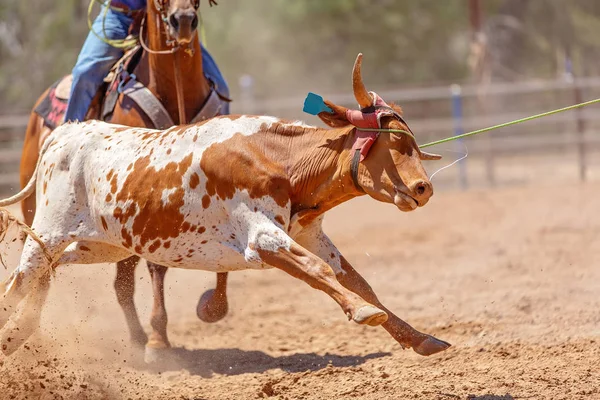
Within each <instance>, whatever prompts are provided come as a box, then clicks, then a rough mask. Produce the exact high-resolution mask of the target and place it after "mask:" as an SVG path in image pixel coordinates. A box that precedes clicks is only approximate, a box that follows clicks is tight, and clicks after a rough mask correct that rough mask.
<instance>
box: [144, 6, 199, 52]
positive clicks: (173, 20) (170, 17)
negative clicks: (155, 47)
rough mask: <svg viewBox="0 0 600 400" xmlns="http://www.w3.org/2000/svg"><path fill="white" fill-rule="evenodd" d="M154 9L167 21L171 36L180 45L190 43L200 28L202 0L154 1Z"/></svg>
mask: <svg viewBox="0 0 600 400" xmlns="http://www.w3.org/2000/svg"><path fill="white" fill-rule="evenodd" d="M153 7H154V8H155V9H156V11H157V12H158V13H159V14H160V15H161V16H162V18H163V19H166V21H165V22H166V23H167V28H168V29H169V35H170V36H171V37H172V38H173V39H175V40H176V41H177V43H179V44H187V43H190V42H191V41H192V40H193V38H194V35H195V34H196V28H197V27H198V8H199V7H200V0H154V5H153Z"/></svg>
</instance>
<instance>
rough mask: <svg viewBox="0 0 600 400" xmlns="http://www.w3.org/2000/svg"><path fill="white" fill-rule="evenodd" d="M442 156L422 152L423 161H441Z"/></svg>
mask: <svg viewBox="0 0 600 400" xmlns="http://www.w3.org/2000/svg"><path fill="white" fill-rule="evenodd" d="M441 159H442V156H440V155H439V154H432V153H427V152H425V151H421V160H423V161H435V160H441Z"/></svg>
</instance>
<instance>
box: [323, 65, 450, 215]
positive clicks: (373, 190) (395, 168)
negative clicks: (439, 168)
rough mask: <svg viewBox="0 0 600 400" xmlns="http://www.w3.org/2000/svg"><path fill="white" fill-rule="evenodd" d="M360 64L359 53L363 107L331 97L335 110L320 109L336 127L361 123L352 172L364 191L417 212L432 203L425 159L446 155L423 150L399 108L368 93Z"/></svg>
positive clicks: (357, 86)
mask: <svg viewBox="0 0 600 400" xmlns="http://www.w3.org/2000/svg"><path fill="white" fill-rule="evenodd" d="M361 62H362V54H359V56H358V58H357V59H356V63H355V64H354V69H353V73H352V74H353V76H352V82H353V89H354V97H355V98H356V101H357V102H358V105H359V106H360V108H361V110H360V111H359V110H349V109H347V108H345V107H342V106H338V105H336V104H333V103H331V102H329V101H326V102H325V103H326V104H327V106H329V108H330V109H331V110H332V112H331V113H330V112H321V113H319V117H320V118H321V120H323V122H325V123H326V124H328V125H329V126H332V127H342V126H347V125H354V126H355V127H356V132H355V134H354V135H355V136H354V139H353V141H354V145H353V148H352V154H353V162H352V167H351V173H352V175H353V179H354V182H355V185H356V186H358V188H359V189H361V190H362V191H364V192H365V193H367V194H368V195H369V196H371V197H373V198H375V199H377V200H380V201H384V202H387V203H394V204H395V205H396V206H397V207H398V208H399V209H400V210H402V211H411V210H414V209H416V208H417V207H421V206H424V205H425V204H427V202H428V201H429V198H430V197H431V196H432V195H433V186H432V184H431V181H430V180H429V177H428V176H427V173H426V172H425V169H424V168H423V165H422V164H421V161H422V160H437V159H439V158H441V157H440V156H438V155H435V154H428V153H426V152H424V151H422V150H421V149H419V146H418V145H417V143H416V141H415V137H414V136H413V134H412V131H411V130H410V128H409V127H408V125H407V124H406V122H405V121H404V118H403V117H402V110H401V109H400V108H399V107H396V106H394V105H392V106H391V107H390V106H388V105H387V104H386V103H385V102H384V101H383V99H381V98H380V97H379V96H378V95H376V94H375V93H373V92H367V90H366V89H365V85H364V84H363V81H362V77H361ZM360 128H367V129H375V131H361V130H360ZM379 129H381V130H380V131H378V130H379ZM390 130H393V131H395V132H390Z"/></svg>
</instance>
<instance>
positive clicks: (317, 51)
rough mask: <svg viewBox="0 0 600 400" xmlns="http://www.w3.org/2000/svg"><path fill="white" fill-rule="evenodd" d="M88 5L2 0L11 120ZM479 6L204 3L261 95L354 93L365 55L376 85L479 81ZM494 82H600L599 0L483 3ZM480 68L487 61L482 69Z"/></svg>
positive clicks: (234, 82)
mask: <svg viewBox="0 0 600 400" xmlns="http://www.w3.org/2000/svg"><path fill="white" fill-rule="evenodd" d="M88 4H89V3H88V1H87V0H61V1H56V0H2V2H1V3H0V107H2V111H1V112H0V113H2V114H7V113H12V112H23V111H26V110H28V109H30V108H31V107H32V105H33V103H34V101H35V99H36V98H37V97H38V96H39V94H40V93H41V92H42V91H43V90H44V89H45V88H46V87H47V86H48V85H49V84H51V83H52V82H53V81H54V80H55V79H57V78H58V77H60V76H61V75H64V74H66V73H69V71H70V69H71V68H72V66H73V64H74V62H75V59H76V57H77V54H78V51H79V49H80V47H81V45H82V43H83V41H84V39H85V36H86V34H87V24H86V13H87V5H88ZM469 4H470V3H469V1H468V0H326V1H324V0H302V1H300V0H251V1H250V0H221V1H219V6H217V7H212V8H209V7H208V2H207V1H203V2H202V16H203V20H204V23H205V28H206V33H207V39H208V40H207V45H208V48H209V50H210V51H211V53H212V54H213V56H214V57H215V58H216V60H217V62H218V63H219V65H220V67H221V69H222V71H223V73H224V75H225V77H226V78H227V80H228V81H229V84H230V86H231V89H232V95H233V97H234V99H235V98H236V96H237V95H238V94H239V84H238V82H239V80H240V78H241V77H243V76H251V77H252V78H253V81H254V91H255V95H256V96H257V97H258V98H261V97H263V98H264V97H270V96H286V95H292V94H299V93H306V91H308V90H314V91H318V92H321V93H340V92H348V91H349V90H350V87H349V75H350V70H351V67H352V63H353V60H354V58H355V57H356V54H357V53H358V52H363V53H364V54H365V68H364V75H365V80H366V82H367V83H368V85H369V86H372V87H378V88H381V87H384V86H390V87H392V86H393V87H394V88H401V87H414V86H425V85H434V84H446V83H451V82H464V81H469V80H471V79H473V77H474V75H475V74H476V70H477V67H476V66H474V65H473V62H474V61H473V59H472V57H470V56H472V53H473V46H472V43H473V39H474V36H473V34H472V32H473V31H472V26H471V20H470V14H469V10H470V9H469ZM481 6H482V15H483V18H482V30H483V32H484V34H485V46H486V48H487V53H486V54H487V57H488V58H489V60H491V61H490V62H489V63H488V65H489V68H487V74H488V78H489V79H490V80H496V81H497V80H500V81H502V80H521V79H531V78H553V77H556V76H560V75H561V74H564V73H565V68H567V67H566V65H567V63H566V62H565V60H566V59H570V60H572V66H573V71H574V73H575V74H576V75H578V76H592V75H600V34H599V33H600V1H598V0H481ZM475 64H476V62H475Z"/></svg>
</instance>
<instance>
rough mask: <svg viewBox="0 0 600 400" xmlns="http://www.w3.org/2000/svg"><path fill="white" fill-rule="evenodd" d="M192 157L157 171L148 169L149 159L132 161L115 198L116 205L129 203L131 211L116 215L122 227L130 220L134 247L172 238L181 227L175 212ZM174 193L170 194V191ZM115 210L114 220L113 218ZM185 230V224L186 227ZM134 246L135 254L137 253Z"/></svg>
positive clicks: (182, 192) (179, 219)
mask: <svg viewBox="0 0 600 400" xmlns="http://www.w3.org/2000/svg"><path fill="white" fill-rule="evenodd" d="M192 158H193V154H192V153H190V154H189V155H187V156H186V157H184V158H183V159H182V160H181V161H180V162H179V163H177V162H170V163H168V164H167V165H165V166H164V167H163V168H162V169H159V170H157V169H156V168H155V167H152V166H150V156H146V157H142V158H140V159H138V160H136V161H135V163H134V167H133V170H132V171H131V172H130V173H129V175H127V177H126V178H125V181H124V182H123V186H122V188H121V190H120V191H119V193H118V194H117V197H116V200H117V201H118V202H126V201H128V200H131V201H132V207H130V208H132V210H130V209H128V210H127V212H126V213H123V212H122V211H121V212H120V213H118V214H119V218H118V219H119V221H120V222H121V223H122V224H125V223H126V222H127V221H128V220H129V218H131V217H134V216H135V217H134V220H133V226H132V233H133V236H134V237H135V238H136V239H138V240H139V242H138V243H139V245H138V246H145V245H146V243H148V242H150V241H153V240H156V239H163V240H166V239H168V238H174V237H177V236H178V235H179V232H180V231H182V228H183V226H184V222H185V221H184V215H183V214H182V213H181V212H180V211H179V210H180V209H181V207H182V206H183V196H184V194H185V189H184V188H183V175H184V174H185V172H186V171H187V170H188V169H189V168H190V166H191V165H192ZM173 189H174V190H173ZM165 190H170V191H171V193H170V194H169V196H168V197H167V202H166V203H165V204H163V199H162V194H163V192H164V191H165ZM116 214H117V210H116V209H115V218H117V215H116ZM187 229H189V223H187ZM138 246H136V252H138V253H140V252H141V247H140V250H139V251H138Z"/></svg>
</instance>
